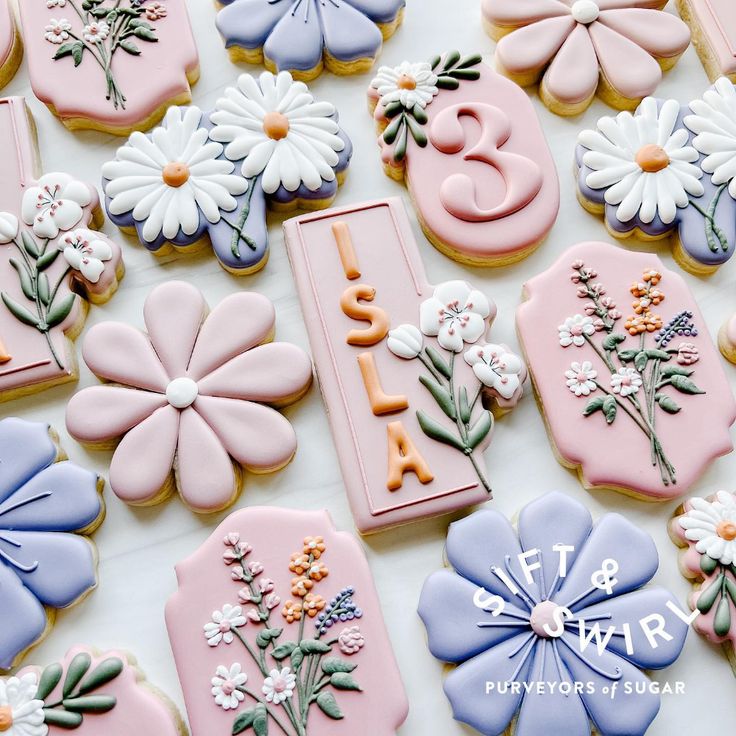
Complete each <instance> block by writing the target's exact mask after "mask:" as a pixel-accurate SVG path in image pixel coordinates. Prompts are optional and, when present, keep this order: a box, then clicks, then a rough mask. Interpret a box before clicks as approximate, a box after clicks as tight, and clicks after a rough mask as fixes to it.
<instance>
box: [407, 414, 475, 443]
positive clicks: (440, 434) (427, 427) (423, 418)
mask: <svg viewBox="0 0 736 736" xmlns="http://www.w3.org/2000/svg"><path fill="white" fill-rule="evenodd" d="M417 420H418V421H419V426H420V427H421V428H422V432H424V434H426V435H427V437H429V438H430V439H433V440H437V442H442V443H444V444H445V445H450V446H451V447H454V448H455V449H456V450H460V451H461V452H465V445H464V444H463V443H462V442H461V441H460V440H459V439H458V438H457V437H455V435H454V434H452V432H450V431H449V430H448V429H446V428H445V427H443V426H442V425H441V424H440V423H439V422H438V421H437V420H436V419H432V417H430V416H429V415H428V414H426V413H425V412H423V411H422V410H421V409H420V410H419V411H417Z"/></svg>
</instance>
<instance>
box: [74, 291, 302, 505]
mask: <svg viewBox="0 0 736 736" xmlns="http://www.w3.org/2000/svg"><path fill="white" fill-rule="evenodd" d="M208 312H209V310H208V306H207V304H206V302H205V300H204V297H203V296H202V294H201V293H200V292H199V291H198V290H197V289H196V288H195V287H194V286H191V285H190V284H188V283H185V282H182V281H171V282H168V283H166V284H162V285H160V286H158V287H156V288H155V289H154V290H153V291H152V292H151V293H150V294H149V295H148V298H147V299H146V303H145V306H144V310H143V317H144V320H145V325H146V331H147V332H146V333H143V332H140V331H138V330H136V329H135V328H133V327H131V326H129V325H127V324H121V323H116V322H104V323H102V324H97V325H95V326H94V327H93V328H92V329H91V330H90V331H89V332H88V333H87V336H86V338H85V341H84V347H83V355H84V360H85V362H86V363H87V365H88V367H89V368H90V370H91V371H92V372H93V373H94V374H95V375H96V376H98V377H99V378H100V379H102V380H103V381H108V382H110V384H105V385H102V386H93V387H90V388H86V389H83V390H82V391H79V392H78V393H77V394H76V395H75V396H74V397H72V399H71V401H70V402H69V405H68V407H67V413H66V423H67V429H68V430H69V433H70V434H71V435H72V436H73V437H74V438H75V439H77V440H79V441H80V442H84V443H89V444H93V445H95V444H96V445H98V446H99V445H100V444H105V445H107V444H109V443H111V442H113V441H115V440H117V439H120V444H119V445H117V448H116V449H115V452H114V454H113V456H112V461H111V464H110V486H111V488H112V490H113V491H114V492H115V494H116V495H117V496H118V497H119V498H121V499H122V500H123V501H126V502H127V503H130V504H138V505H148V504H152V503H158V502H159V501H162V500H164V498H165V497H166V496H167V495H168V492H169V491H170V490H172V489H173V487H174V484H173V476H175V486H176V488H177V489H178V491H179V493H180V494H181V496H182V499H183V500H184V502H185V503H186V504H187V505H188V506H189V507H190V508H192V509H193V510H195V511H199V512H203V513H204V512H212V511H216V510H219V509H222V508H224V507H226V506H229V505H230V504H231V503H233V502H234V501H235V498H236V497H237V493H238V491H239V490H240V487H241V483H242V477H241V476H242V473H240V472H239V468H238V466H243V467H245V468H248V469H250V470H253V471H255V472H260V473H264V472H271V471H274V470H278V469H279V468H281V467H283V466H284V465H286V464H287V463H288V462H289V461H290V460H291V458H292V457H293V455H294V453H295V451H296V434H295V432H294V430H293V428H292V426H291V424H290V423H289V421H288V420H287V419H285V418H284V417H283V416H282V415H281V414H280V413H279V412H278V411H276V410H275V409H273V408H271V406H270V405H277V406H284V405H285V404H289V403H292V402H293V401H296V400H297V399H298V398H300V397H301V396H302V395H303V394H304V393H305V392H306V390H307V389H308V388H309V385H310V383H311V381H312V366H311V363H310V361H309V358H308V356H307V355H306V353H304V351H303V350H301V349H300V348H297V347H296V346H294V345H290V344H288V343H280V342H275V343H269V342H268V341H269V340H270V339H271V336H272V334H273V329H274V322H275V313H274V309H273V305H272V304H271V302H270V301H269V300H268V299H266V297H264V296H261V295H260V294H255V293H249V292H239V293H236V294H232V295H230V296H229V297H226V298H225V299H223V300H222V301H221V302H220V303H219V304H218V305H217V307H215V308H214V309H213V310H212V312H210V313H209V314H208ZM243 315H247V316H248V319H247V320H243Z"/></svg>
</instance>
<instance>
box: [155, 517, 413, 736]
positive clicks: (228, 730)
mask: <svg viewBox="0 0 736 736" xmlns="http://www.w3.org/2000/svg"><path fill="white" fill-rule="evenodd" d="M176 573H177V579H178V581H179V590H178V592H176V593H175V594H174V595H173V596H172V597H171V598H170V599H169V602H168V604H167V606H166V625H167V627H168V629H169V638H170V639H171V646H172V649H173V651H174V658H175V660H176V667H177V670H178V672H179V679H180V680H181V685H182V689H183V691H184V701H185V703H186V707H187V713H188V715H189V723H190V726H191V729H192V736H230V734H239V733H255V734H276V733H278V734H282V736H394V734H395V733H396V730H397V729H398V727H399V726H400V725H401V724H402V723H403V721H404V719H405V718H406V715H407V710H408V704H407V701H406V696H405V694H404V688H403V686H402V683H401V678H400V676H399V671H398V668H397V666H396V662H395V660H394V656H393V652H392V651H391V644H390V641H389V638H388V633H387V631H386V626H385V624H384V622H383V618H382V615H381V606H380V603H379V600H378V596H377V594H376V590H375V588H374V586H373V580H372V578H371V573H370V569H369V568H368V563H367V561H366V559H365V556H364V555H363V551H362V550H361V548H360V546H359V545H358V543H357V542H356V540H355V539H354V538H353V537H352V536H351V535H350V534H346V533H345V532H338V531H336V530H335V527H334V525H333V524H332V520H331V519H330V517H329V515H328V514H327V512H326V511H317V512H314V511H308V512H303V511H289V510H286V509H273V508H250V509H244V510H242V511H236V512H235V513H234V514H232V515H231V516H230V517H229V518H227V519H226V520H225V521H224V522H223V523H222V524H220V526H219V527H218V528H217V530H216V531H215V532H214V534H212V536H211V537H210V538H209V539H208V540H207V541H206V542H205V543H204V545H203V546H202V547H200V549H199V550H198V551H197V552H195V553H194V554H193V555H192V556H191V557H189V558H188V559H186V560H184V561H183V562H180V563H179V564H178V565H177V566H176ZM250 729H252V731H251V730H250Z"/></svg>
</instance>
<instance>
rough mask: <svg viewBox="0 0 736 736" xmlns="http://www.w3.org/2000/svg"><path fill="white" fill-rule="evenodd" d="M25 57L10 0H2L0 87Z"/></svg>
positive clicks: (0, 18) (10, 77) (0, 8)
mask: <svg viewBox="0 0 736 736" xmlns="http://www.w3.org/2000/svg"><path fill="white" fill-rule="evenodd" d="M22 59H23V44H22V42H21V40H20V33H19V32H18V28H17V26H16V22H15V14H14V12H13V8H12V6H11V5H10V0H0V88H2V87H4V86H5V85H6V84H7V83H8V82H9V81H10V80H11V79H12V78H13V77H14V76H15V73H16V72H17V71H18V67H19V66H20V62H21V61H22Z"/></svg>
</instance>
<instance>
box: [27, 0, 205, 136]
mask: <svg viewBox="0 0 736 736" xmlns="http://www.w3.org/2000/svg"><path fill="white" fill-rule="evenodd" d="M20 15H21V22H22V25H23V40H24V42H25V47H26V55H27V58H28V69H29V73H30V76H31V85H32V87H33V91H34V93H35V94H36V97H38V98H39V99H40V100H41V101H42V102H44V103H46V105H48V106H49V108H51V110H52V111H53V112H54V113H55V114H56V115H58V116H59V118H61V120H62V122H63V123H64V124H65V125H67V126H68V127H70V128H94V129H99V130H105V131H107V132H112V133H118V134H121V135H127V134H128V133H129V132H130V131H131V130H134V129H145V128H147V127H150V126H151V125H153V124H154V123H156V122H157V121H158V120H159V119H160V118H161V116H162V115H163V112H164V110H165V106H166V104H167V103H168V104H185V103H187V102H189V101H190V100H191V89H190V82H191V83H194V82H195V81H196V79H197V77H198V76H199V59H198V55H197V47H196V45H195V43H194V37H193V34H192V29H191V27H190V24H189V16H188V13H187V5H186V2H185V0H165V2H159V1H157V0H65V2H64V3H63V4H62V3H60V2H55V3H49V2H44V0H31V1H30V2H23V3H20Z"/></svg>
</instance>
